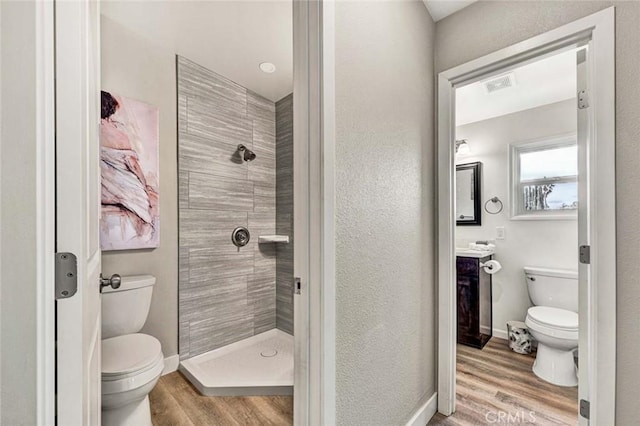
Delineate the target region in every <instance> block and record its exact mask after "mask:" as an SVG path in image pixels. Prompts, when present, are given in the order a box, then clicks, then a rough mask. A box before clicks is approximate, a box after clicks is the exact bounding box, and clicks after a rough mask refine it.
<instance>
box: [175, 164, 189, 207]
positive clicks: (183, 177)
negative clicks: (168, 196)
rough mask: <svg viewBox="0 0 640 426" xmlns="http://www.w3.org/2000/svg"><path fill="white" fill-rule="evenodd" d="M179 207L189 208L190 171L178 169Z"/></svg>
mask: <svg viewBox="0 0 640 426" xmlns="http://www.w3.org/2000/svg"><path fill="white" fill-rule="evenodd" d="M178 208H179V209H186V208H189V172H188V171H186V170H181V169H180V168H179V169H178Z"/></svg>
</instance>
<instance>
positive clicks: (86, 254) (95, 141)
mask: <svg viewBox="0 0 640 426" xmlns="http://www.w3.org/2000/svg"><path fill="white" fill-rule="evenodd" d="M55 14H56V65H55V67H56V251H57V252H58V253H61V252H70V253H73V254H74V255H76V256H77V265H78V268H77V278H78V286H77V292H76V293H75V294H74V295H73V296H71V297H69V298H66V299H58V300H57V302H56V303H57V306H56V339H57V342H56V348H57V353H56V376H57V385H56V394H57V423H58V425H62V426H67V425H69V426H79V425H99V424H100V378H101V376H100V328H101V321H100V284H99V277H100V260H101V259H100V257H101V253H100V240H99V220H100V167H99V124H100V96H99V95H100V90H99V81H100V79H99V76H100V72H99V70H100V43H99V30H100V27H99V24H100V14H99V4H98V2H97V1H92V0H78V1H64V0H57V1H55Z"/></svg>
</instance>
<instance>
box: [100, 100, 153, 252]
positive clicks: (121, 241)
mask: <svg viewBox="0 0 640 426" xmlns="http://www.w3.org/2000/svg"><path fill="white" fill-rule="evenodd" d="M158 147H159V139H158V108H156V107H154V106H152V105H148V104H145V103H143V102H139V101H136V100H133V99H128V98H125V97H123V96H118V95H115V94H113V93H109V92H104V91H103V92H102V109H101V120H100V168H101V173H102V217H101V220H100V245H101V248H102V250H131V249H144V248H155V247H158V245H159V243H160V216H159V211H158V209H159V204H158V177H159V170H158Z"/></svg>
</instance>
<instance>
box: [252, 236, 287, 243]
mask: <svg viewBox="0 0 640 426" xmlns="http://www.w3.org/2000/svg"><path fill="white" fill-rule="evenodd" d="M270 243H283V244H287V243H289V236H288V235H260V236H259V237H258V244H270Z"/></svg>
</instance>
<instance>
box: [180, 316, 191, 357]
mask: <svg viewBox="0 0 640 426" xmlns="http://www.w3.org/2000/svg"><path fill="white" fill-rule="evenodd" d="M178 348H179V352H180V361H182V360H184V359H189V358H190V357H191V355H190V353H189V321H182V319H181V320H180V325H179V330H178Z"/></svg>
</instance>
